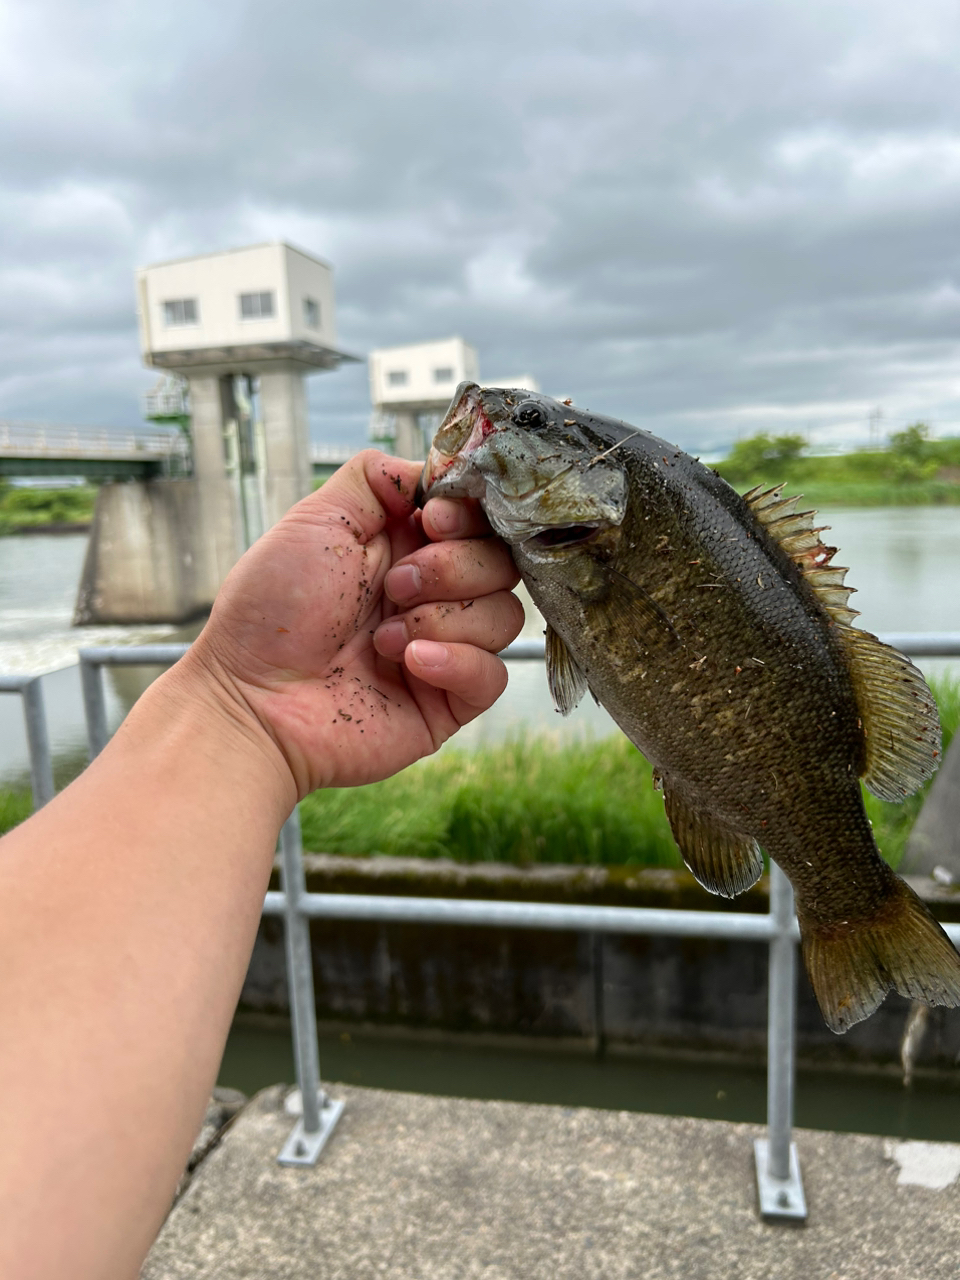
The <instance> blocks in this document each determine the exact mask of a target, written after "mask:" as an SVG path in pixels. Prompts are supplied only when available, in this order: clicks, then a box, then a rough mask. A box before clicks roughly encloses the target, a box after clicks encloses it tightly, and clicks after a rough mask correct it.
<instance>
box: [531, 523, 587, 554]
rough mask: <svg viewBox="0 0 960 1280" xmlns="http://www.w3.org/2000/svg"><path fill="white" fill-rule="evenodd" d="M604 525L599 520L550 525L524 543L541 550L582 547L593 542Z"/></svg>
mask: <svg viewBox="0 0 960 1280" xmlns="http://www.w3.org/2000/svg"><path fill="white" fill-rule="evenodd" d="M606 527H607V526H606V525H605V524H601V523H599V522H598V523H595V524H564V525H551V527H550V528H548V529H541V530H540V532H539V533H535V534H533V535H532V537H530V538H527V540H526V545H527V546H534V547H538V548H539V549H540V550H542V551H562V550H564V549H565V548H566V547H582V546H583V545H584V544H585V543H588V542H593V541H594V540H595V539H596V538H598V537H599V536H600V534H601V533H602V532H603V530H604V529H605V528H606Z"/></svg>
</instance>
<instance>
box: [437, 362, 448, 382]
mask: <svg viewBox="0 0 960 1280" xmlns="http://www.w3.org/2000/svg"><path fill="white" fill-rule="evenodd" d="M433 380H434V382H452V381H453V370H452V369H451V368H450V367H449V365H448V366H446V367H445V368H443V369H434V371H433Z"/></svg>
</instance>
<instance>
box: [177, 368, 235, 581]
mask: <svg viewBox="0 0 960 1280" xmlns="http://www.w3.org/2000/svg"><path fill="white" fill-rule="evenodd" d="M222 384H223V379H222V378H220V377H215V376H208V375H205V374H204V375H201V376H191V377H190V420H191V421H190V433H191V437H192V441H193V478H194V481H195V482H196V485H197V525H196V529H195V535H194V543H195V556H196V560H197V569H196V577H197V581H198V583H199V584H202V594H204V595H207V596H209V598H210V600H213V598H214V596H215V595H216V594H217V591H218V590H219V588H220V583H221V582H222V581H223V580H224V578H225V577H226V576H227V574H228V573H229V572H230V570H231V569H232V568H233V566H234V565H235V564H236V562H237V560H239V558H240V556H241V555H242V554H243V551H244V536H243V519H242V513H241V509H240V494H239V488H238V485H237V480H236V477H234V476H232V475H230V474H229V473H228V469H227V452H226V442H225V439H224V431H225V428H226V427H227V423H228V420H229V413H230V405H229V403H226V402H225V397H224V388H223V385H222ZM225 411H226V412H225Z"/></svg>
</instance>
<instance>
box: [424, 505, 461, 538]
mask: <svg viewBox="0 0 960 1280" xmlns="http://www.w3.org/2000/svg"><path fill="white" fill-rule="evenodd" d="M430 523H431V524H432V525H433V527H434V529H435V530H436V531H437V533H462V532H463V530H464V529H465V528H466V527H467V513H466V512H465V511H464V509H463V507H462V506H461V505H460V503H459V502H445V501H444V500H443V499H442V498H436V499H434V505H433V506H432V507H431V508H430Z"/></svg>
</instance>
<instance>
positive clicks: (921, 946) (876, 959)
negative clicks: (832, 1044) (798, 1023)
mask: <svg viewBox="0 0 960 1280" xmlns="http://www.w3.org/2000/svg"><path fill="white" fill-rule="evenodd" d="M890 877H891V884H890V893H889V895H888V897H887V899H886V901H885V902H884V903H883V904H882V906H881V907H880V908H879V910H877V911H876V912H874V914H873V915H871V916H867V917H865V918H862V919H854V920H837V921H835V922H832V923H829V924H824V923H821V922H817V921H814V920H811V919H809V918H806V917H805V916H804V913H803V911H802V909H801V911H800V935H801V937H802V939H803V959H804V963H805V964H806V967H807V974H808V976H809V978H810V985H811V986H812V987H813V990H814V994H815V995H816V997H817V1003H818V1004H819V1006H820V1012H821V1013H822V1014H823V1017H824V1021H825V1022H826V1024H827V1026H828V1027H829V1028H830V1030H831V1031H835V1032H836V1033H837V1034H838V1035H839V1034H840V1033H841V1032H844V1031H846V1030H847V1029H848V1028H849V1027H852V1026H853V1025H854V1023H857V1022H861V1021H862V1020H863V1019H864V1018H867V1017H869V1016H870V1014H871V1013H873V1011H874V1009H876V1008H877V1006H878V1005H879V1004H880V1002H881V1001H882V1000H883V997H884V996H885V995H886V994H887V992H888V991H890V990H894V991H899V992H900V994H901V995H902V996H907V997H908V998H909V999H913V1000H920V1001H922V1002H923V1003H924V1004H942V1005H948V1006H949V1007H951V1008H956V1006H957V1005H960V955H958V954H957V950H956V948H955V947H954V945H953V943H952V942H951V941H950V939H949V938H948V937H947V935H946V934H945V933H944V931H943V930H942V929H941V928H940V926H939V924H937V922H936V920H934V918H933V916H932V915H931V914H930V912H929V911H928V910H927V908H926V907H925V906H924V904H923V903H922V902H921V901H920V899H919V898H918V897H917V895H916V894H915V893H914V892H913V890H912V889H911V888H910V887H909V885H907V884H905V883H904V881H903V880H901V879H900V877H899V876H896V875H894V873H893V872H892V871H891V872H890Z"/></svg>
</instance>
